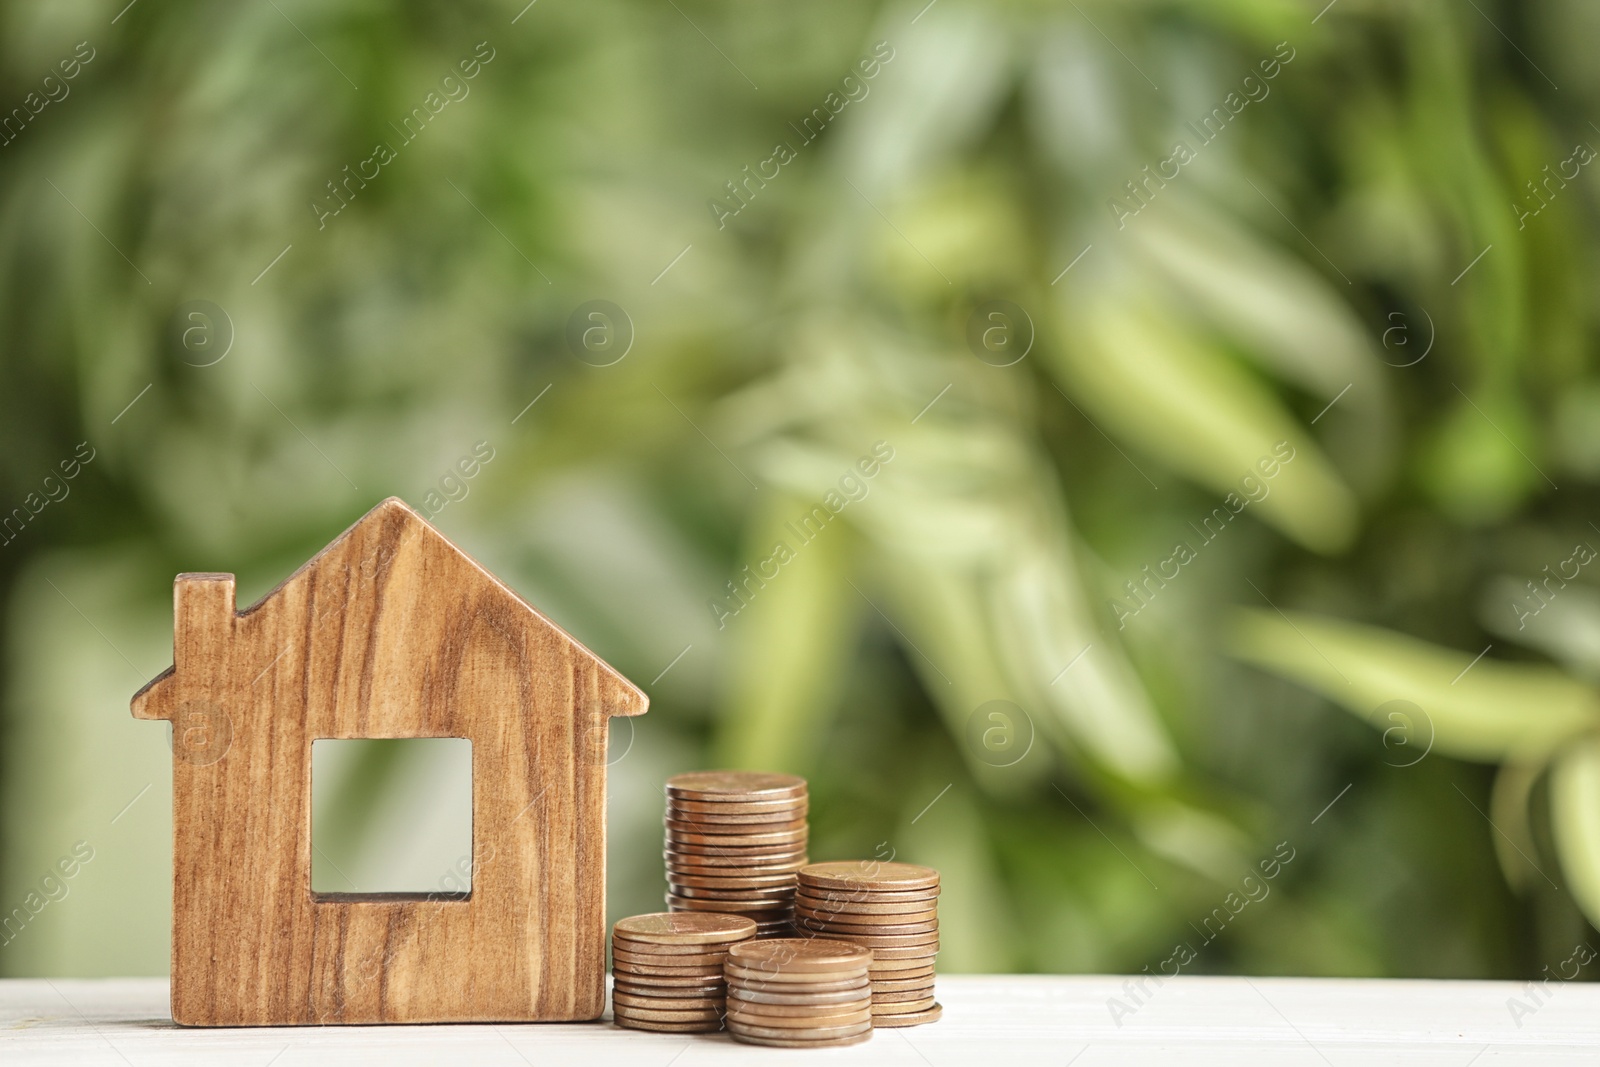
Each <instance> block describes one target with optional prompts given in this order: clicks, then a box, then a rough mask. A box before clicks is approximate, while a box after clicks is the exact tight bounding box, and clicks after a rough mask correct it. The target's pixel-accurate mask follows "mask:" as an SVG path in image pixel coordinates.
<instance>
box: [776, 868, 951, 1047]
mask: <svg viewBox="0 0 1600 1067" xmlns="http://www.w3.org/2000/svg"><path fill="white" fill-rule="evenodd" d="M799 879H800V886H799V890H798V892H797V893H796V895H795V926H796V927H797V928H798V929H799V931H800V932H801V933H803V934H813V935H815V936H817V937H826V938H837V939H840V940H844V941H850V942H853V943H854V944H857V945H860V946H862V947H864V948H869V949H871V950H872V968H871V975H872V1022H873V1025H875V1026H916V1025H917V1024H918V1023H931V1022H933V1021H934V1020H935V1019H937V1018H939V1016H940V1014H941V1011H942V1009H941V1008H940V1007H939V1005H938V1004H937V1003H936V1002H935V1001H934V999H933V958H934V957H935V956H937V955H938V954H939V872H938V871H936V870H934V869H933V868H932V867H917V866H914V865H912V864H909V863H878V862H876V861H870V860H855V861H850V862H845V863H813V864H811V865H810V866H809V867H804V868H802V869H801V871H800V876H799Z"/></svg>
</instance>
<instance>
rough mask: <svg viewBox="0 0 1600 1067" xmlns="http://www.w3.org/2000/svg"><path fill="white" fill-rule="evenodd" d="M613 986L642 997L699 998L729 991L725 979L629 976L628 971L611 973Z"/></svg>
mask: <svg viewBox="0 0 1600 1067" xmlns="http://www.w3.org/2000/svg"><path fill="white" fill-rule="evenodd" d="M611 982H612V985H613V986H615V987H616V988H617V989H620V990H622V991H623V992H624V993H635V994H637V995H639V996H641V997H648V996H662V997H698V996H701V995H706V996H710V995H711V994H714V993H715V994H720V993H722V992H724V991H726V990H727V988H728V985H727V982H726V981H725V980H723V979H720V978H719V979H717V980H715V981H713V980H712V979H709V978H705V977H698V976H695V975H688V974H650V975H642V974H629V973H628V972H627V971H622V972H620V973H619V972H617V971H612V972H611Z"/></svg>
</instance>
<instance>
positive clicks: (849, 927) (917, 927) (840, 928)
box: [794, 912, 939, 938]
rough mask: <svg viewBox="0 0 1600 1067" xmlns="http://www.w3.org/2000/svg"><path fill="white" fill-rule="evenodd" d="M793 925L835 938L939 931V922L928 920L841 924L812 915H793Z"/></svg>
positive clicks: (903, 934) (898, 935)
mask: <svg viewBox="0 0 1600 1067" xmlns="http://www.w3.org/2000/svg"><path fill="white" fill-rule="evenodd" d="M794 924H795V925H796V926H799V927H803V928H805V929H807V930H810V931H812V932H813V933H818V934H829V935H832V936H836V937H843V938H849V937H850V935H851V934H877V935H883V936H897V937H900V936H906V935H909V934H931V933H935V932H937V931H938V929H939V920H938V919H930V920H928V921H926V922H918V923H843V922H834V921H832V920H826V919H818V918H816V917H815V916H813V915H802V914H800V913H798V912H796V914H795V918H794Z"/></svg>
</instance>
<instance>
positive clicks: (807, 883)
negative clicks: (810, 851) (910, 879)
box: [799, 864, 940, 904]
mask: <svg viewBox="0 0 1600 1067" xmlns="http://www.w3.org/2000/svg"><path fill="white" fill-rule="evenodd" d="M807 866H810V867H815V866H817V864H808V865H807ZM799 882H800V886H801V888H803V889H804V890H805V891H806V892H808V893H811V894H813V895H814V896H818V897H821V898H823V899H826V900H843V901H856V902H859V903H863V904H868V903H871V902H873V901H882V902H885V903H891V904H892V903H895V902H897V901H907V900H938V899H939V892H940V891H939V888H938V887H937V886H935V887H934V888H932V889H867V888H864V887H862V886H851V887H850V888H848V889H842V888H839V887H837V886H825V885H818V884H817V883H816V882H814V881H812V880H811V879H809V878H807V877H805V875H804V874H803V873H802V874H801V875H800V876H799Z"/></svg>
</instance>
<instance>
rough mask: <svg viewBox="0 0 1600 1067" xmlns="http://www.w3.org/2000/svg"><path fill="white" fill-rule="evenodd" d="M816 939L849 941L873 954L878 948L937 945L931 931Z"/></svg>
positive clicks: (933, 933) (937, 939) (934, 935)
mask: <svg viewBox="0 0 1600 1067" xmlns="http://www.w3.org/2000/svg"><path fill="white" fill-rule="evenodd" d="M817 936H818V937H830V938H833V939H835V940H838V941H849V942H850V943H852V944H856V945H860V946H862V947H863V948H870V949H871V950H872V951H873V953H874V954H876V953H877V951H878V950H879V949H880V948H921V949H927V948H929V947H930V946H932V947H934V948H937V947H938V944H939V931H937V930H932V931H929V932H928V933H925V934H907V935H905V936H901V937H895V936H890V937H884V936H883V935H881V934H851V935H850V936H849V937H846V936H845V935H844V934H818V935H817Z"/></svg>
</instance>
